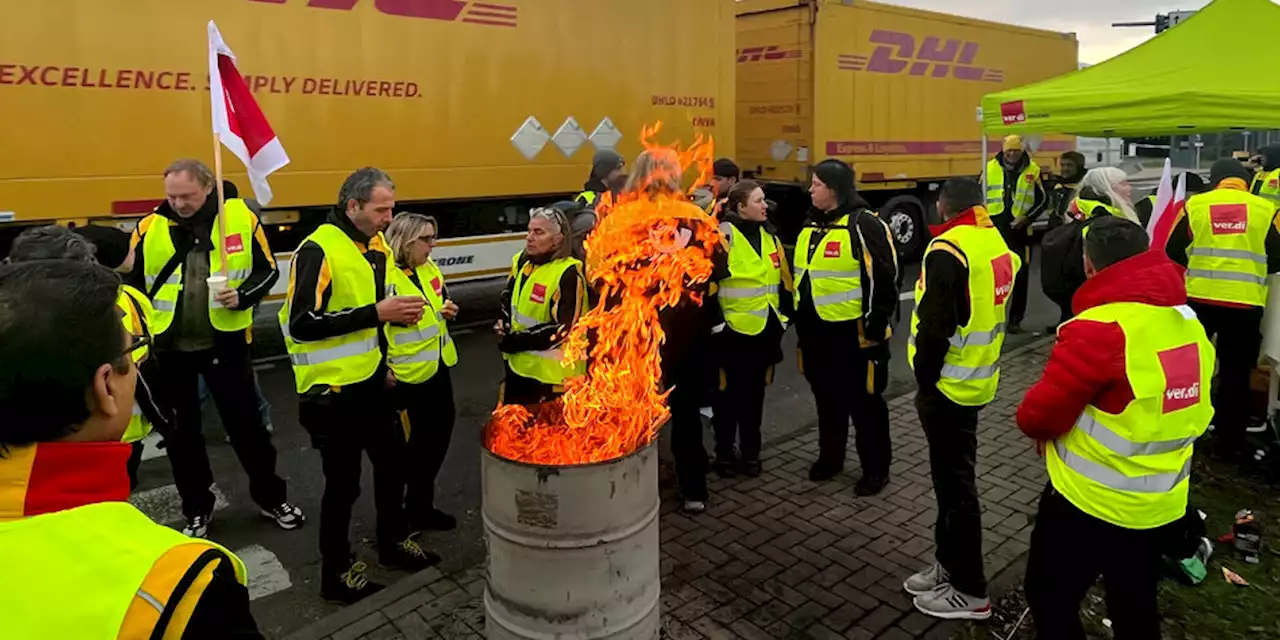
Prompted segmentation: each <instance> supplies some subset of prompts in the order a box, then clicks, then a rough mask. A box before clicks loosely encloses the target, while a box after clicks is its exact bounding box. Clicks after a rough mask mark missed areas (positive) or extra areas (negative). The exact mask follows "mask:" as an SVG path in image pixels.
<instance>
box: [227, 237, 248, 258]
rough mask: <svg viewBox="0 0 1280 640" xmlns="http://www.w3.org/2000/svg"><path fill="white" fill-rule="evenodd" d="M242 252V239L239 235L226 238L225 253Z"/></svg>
mask: <svg viewBox="0 0 1280 640" xmlns="http://www.w3.org/2000/svg"><path fill="white" fill-rule="evenodd" d="M242 251H244V239H242V238H241V237H240V234H238V233H233V234H231V235H229V236H227V253H240V252H242Z"/></svg>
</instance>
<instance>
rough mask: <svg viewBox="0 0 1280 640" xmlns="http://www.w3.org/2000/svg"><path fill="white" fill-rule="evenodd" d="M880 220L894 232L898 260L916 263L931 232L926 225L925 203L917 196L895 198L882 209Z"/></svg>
mask: <svg viewBox="0 0 1280 640" xmlns="http://www.w3.org/2000/svg"><path fill="white" fill-rule="evenodd" d="M880 219H881V220H884V221H885V222H886V223H887V224H888V225H889V228H890V229H891V230H892V231H893V239H894V242H895V243H896V244H897V245H898V259H899V260H901V261H903V262H915V261H916V260H919V259H920V256H921V255H922V254H923V253H924V247H925V243H927V242H928V241H929V237H928V235H929V230H928V229H927V228H926V227H925V224H924V203H923V202H921V201H920V199H919V198H917V197H915V196H894V197H892V198H890V199H889V201H888V202H886V203H884V206H883V207H880Z"/></svg>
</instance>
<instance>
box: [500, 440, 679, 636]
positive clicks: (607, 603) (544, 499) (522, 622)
mask: <svg viewBox="0 0 1280 640" xmlns="http://www.w3.org/2000/svg"><path fill="white" fill-rule="evenodd" d="M481 455H482V457H483V459H482V465H481V466H482V475H481V478H482V483H483V489H482V491H483V498H484V502H483V505H484V509H483V515H484V528H485V538H486V541H487V542H488V546H489V576H488V578H489V580H488V587H487V589H486V590H485V599H484V604H485V626H486V634H487V636H488V638H489V640H514V639H538V640H562V639H563V640H568V639H570V638H573V639H575V640H597V639H605V638H608V639H610V640H612V639H615V638H616V639H620V640H622V639H625V640H632V639H636V640H639V639H645V640H650V639H656V638H657V637H658V626H659V619H658V592H659V582H658V506H659V500H658V453H657V450H656V448H655V447H654V446H653V445H650V446H647V447H645V448H643V449H640V450H639V451H636V452H634V453H632V454H630V455H627V456H624V457H621V458H617V459H614V460H609V461H607V462H600V463H594V464H586V465H575V466H538V465H530V464H524V463H519V462H512V461H510V460H507V459H505V458H501V457H499V456H496V455H494V454H493V453H491V452H489V451H488V450H484V452H483V453H482V454H481Z"/></svg>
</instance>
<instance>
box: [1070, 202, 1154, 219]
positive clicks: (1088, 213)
mask: <svg viewBox="0 0 1280 640" xmlns="http://www.w3.org/2000/svg"><path fill="white" fill-rule="evenodd" d="M1153 204H1154V201H1153ZM1098 207H1102V208H1103V209H1105V210H1106V211H1107V213H1110V214H1111V215H1113V216H1115V217H1117V218H1124V212H1123V211H1121V210H1120V208H1119V207H1113V206H1111V205H1109V204H1107V203H1105V202H1099V201H1097V200H1086V199H1084V198H1076V209H1077V210H1078V211H1080V215H1081V216H1083V218H1084V219H1085V220H1088V219H1089V218H1092V217H1093V210H1094V209H1096V208H1098ZM1125 219H1126V220H1127V219H1128V218H1125Z"/></svg>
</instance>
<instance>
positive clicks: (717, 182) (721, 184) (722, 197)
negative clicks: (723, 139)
mask: <svg viewBox="0 0 1280 640" xmlns="http://www.w3.org/2000/svg"><path fill="white" fill-rule="evenodd" d="M741 179H742V170H741V169H739V168H738V163H736V162H734V161H733V160H732V159H730V158H720V159H719V160H716V161H715V162H714V163H712V165H711V182H710V183H709V184H707V185H706V186H703V187H699V188H698V189H695V190H694V192H693V196H692V199H693V203H694V204H696V205H698V207H700V208H701V209H702V210H703V211H706V212H707V215H709V216H712V217H715V218H716V219H720V217H721V212H722V210H723V209H724V205H725V201H726V200H728V199H729V190H730V189H733V185H735V184H738V181H739V180H741Z"/></svg>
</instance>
